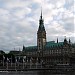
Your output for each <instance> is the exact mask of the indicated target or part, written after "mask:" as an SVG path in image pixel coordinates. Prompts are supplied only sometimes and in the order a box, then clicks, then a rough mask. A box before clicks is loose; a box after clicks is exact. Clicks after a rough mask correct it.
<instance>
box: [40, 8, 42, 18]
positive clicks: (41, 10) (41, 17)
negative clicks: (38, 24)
mask: <svg viewBox="0 0 75 75" xmlns="http://www.w3.org/2000/svg"><path fill="white" fill-rule="evenodd" d="M40 17H41V19H42V7H41V16H40Z"/></svg>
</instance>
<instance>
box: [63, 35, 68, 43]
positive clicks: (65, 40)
mask: <svg viewBox="0 0 75 75" xmlns="http://www.w3.org/2000/svg"><path fill="white" fill-rule="evenodd" d="M67 43H68V42H67V39H66V36H65V38H64V44H67Z"/></svg>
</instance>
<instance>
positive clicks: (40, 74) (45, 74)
mask: <svg viewBox="0 0 75 75" xmlns="http://www.w3.org/2000/svg"><path fill="white" fill-rule="evenodd" d="M0 75H75V72H64V73H61V72H51V71H49V70H42V71H24V72H23V71H20V72H19V71H18V72H17V71H16V72H0Z"/></svg>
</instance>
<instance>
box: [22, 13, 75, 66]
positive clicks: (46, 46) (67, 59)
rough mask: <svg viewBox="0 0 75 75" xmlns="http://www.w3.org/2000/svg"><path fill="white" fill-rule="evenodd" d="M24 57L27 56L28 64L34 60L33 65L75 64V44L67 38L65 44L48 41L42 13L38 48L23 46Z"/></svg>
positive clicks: (38, 33)
mask: <svg viewBox="0 0 75 75" xmlns="http://www.w3.org/2000/svg"><path fill="white" fill-rule="evenodd" d="M22 55H23V56H26V60H27V62H30V60H32V62H33V63H36V62H38V63H44V64H49V65H57V64H68V65H70V64H75V44H73V43H71V40H70V39H69V41H67V39H66V37H65V38H64V41H63V42H59V41H58V38H57V42H55V41H49V42H47V39H46V30H45V27H44V20H43V17H42V12H41V16H40V20H39V28H38V31H37V46H29V47H25V46H23V50H22Z"/></svg>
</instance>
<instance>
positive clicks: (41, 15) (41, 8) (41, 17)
mask: <svg viewBox="0 0 75 75" xmlns="http://www.w3.org/2000/svg"><path fill="white" fill-rule="evenodd" d="M41 19H42V7H41Z"/></svg>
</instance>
